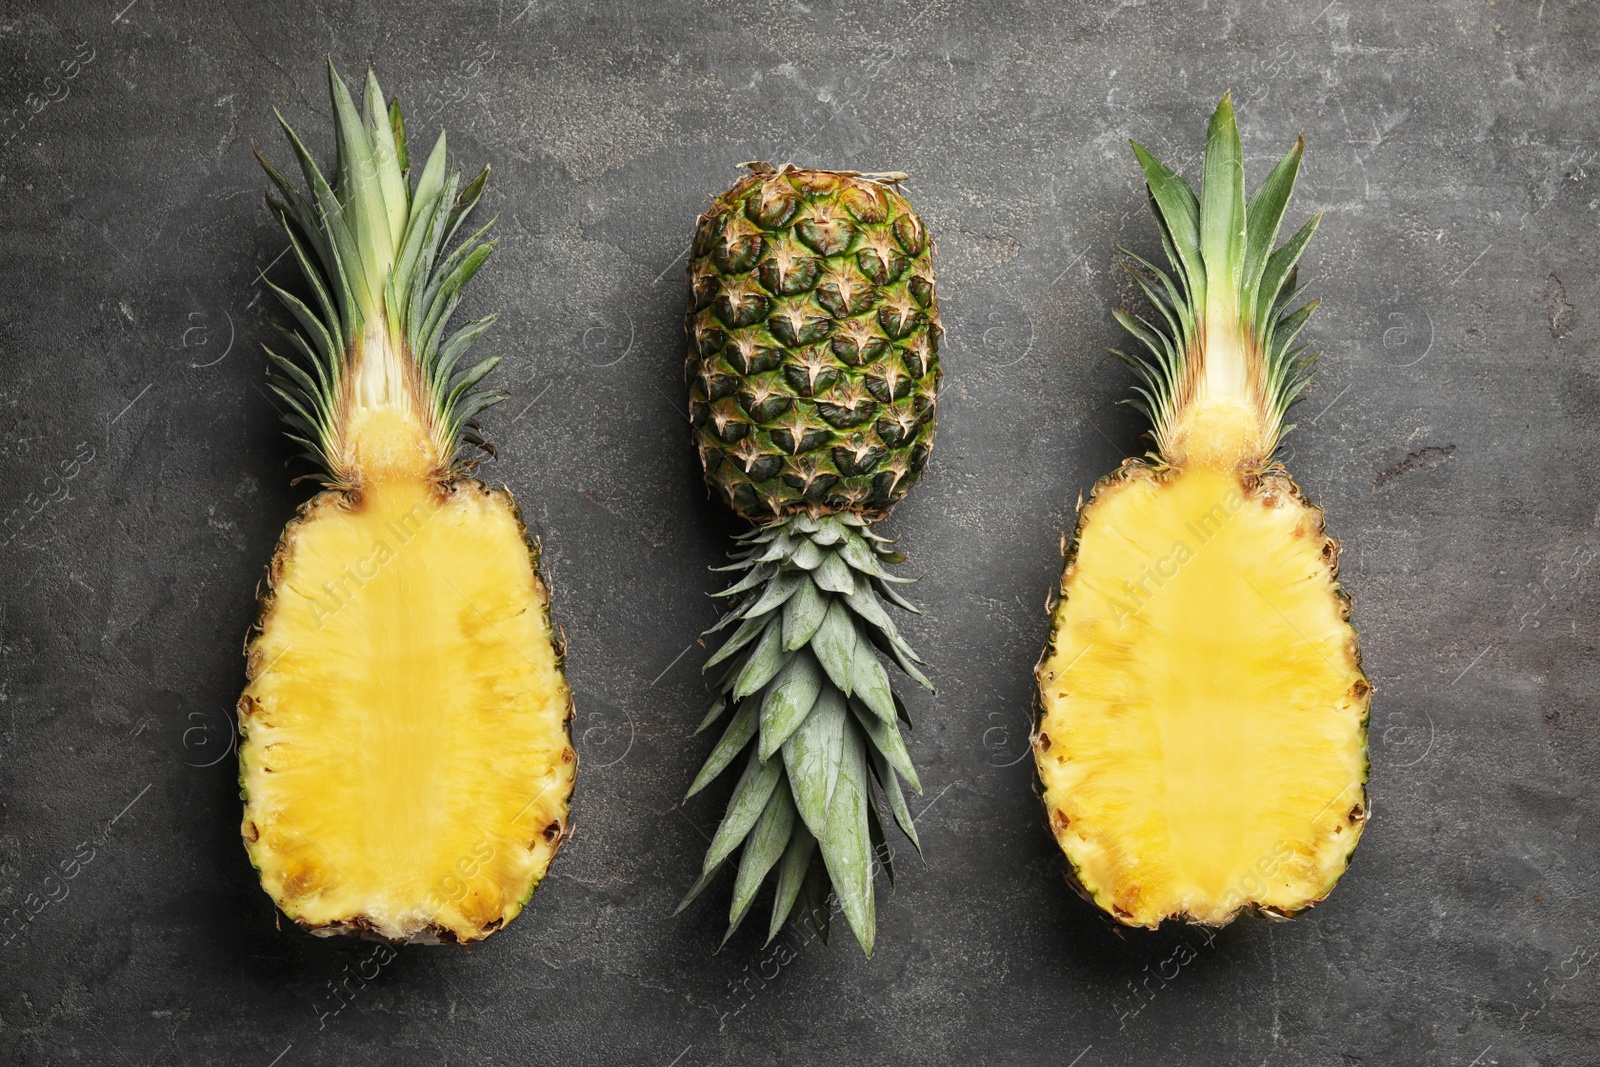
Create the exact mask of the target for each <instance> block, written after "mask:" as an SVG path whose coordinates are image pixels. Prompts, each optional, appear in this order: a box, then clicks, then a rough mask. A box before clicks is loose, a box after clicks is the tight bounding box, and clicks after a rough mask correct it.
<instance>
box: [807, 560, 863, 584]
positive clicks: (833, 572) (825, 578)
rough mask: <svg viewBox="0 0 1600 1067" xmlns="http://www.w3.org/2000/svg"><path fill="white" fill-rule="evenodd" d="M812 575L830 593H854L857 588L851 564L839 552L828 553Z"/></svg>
mask: <svg viewBox="0 0 1600 1067" xmlns="http://www.w3.org/2000/svg"><path fill="white" fill-rule="evenodd" d="M811 575H812V580H813V581H815V582H816V583H817V585H819V586H821V587H822V588H823V589H826V590H828V591H829V592H830V593H852V592H854V591H855V588H856V580H855V577H854V576H853V575H852V574H851V573H850V565H849V564H848V563H846V562H845V561H844V559H843V558H842V557H841V556H840V555H839V553H837V552H829V553H827V554H826V555H825V556H824V557H823V559H822V562H821V563H820V564H818V566H817V569H816V570H814V571H812V572H811Z"/></svg>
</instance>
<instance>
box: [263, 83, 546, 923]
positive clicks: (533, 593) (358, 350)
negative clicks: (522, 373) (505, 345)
mask: <svg viewBox="0 0 1600 1067" xmlns="http://www.w3.org/2000/svg"><path fill="white" fill-rule="evenodd" d="M328 79H329V87H330V91H331V93H332V97H333V112H334V131H335V135H336V140H337V144H338V162H337V168H336V172H335V184H334V185H333V186H332V187H331V188H330V186H329V183H328V182H327V181H326V180H325V179H324V177H323V175H322V173H321V172H320V171H319V170H318V169H317V165H316V163H315V162H313V161H312V158H311V155H310V153H309V152H308V151H307V150H306V148H305V146H304V145H303V144H302V143H301V142H300V139H299V138H298V137H297V136H296V135H295V133H294V131H293V130H292V129H290V128H289V125H288V123H286V122H284V121H283V119H282V116H279V122H280V123H282V125H283V129H284V132H285V134H286V135H287V136H288V139H289V142H290V143H291V145H293V147H294V151H295V154H296V155H297V156H298V157H299V161H300V167H301V170H302V171H303V173H304V176H305V181H306V185H307V186H308V187H309V196H307V195H304V194H302V193H301V192H299V191H298V190H297V189H296V188H295V187H294V186H293V185H291V184H290V182H289V181H288V180H287V179H286V178H285V177H284V176H283V175H282V174H280V173H279V172H278V171H277V170H276V169H275V168H274V167H273V166H272V165H271V164H270V163H268V162H267V161H266V159H265V158H262V157H259V154H258V158H261V163H262V165H263V166H264V167H265V168H266V171H267V174H268V175H269V176H270V177H271V179H272V182H273V184H274V185H276V186H277V188H278V191H279V192H280V193H281V196H282V199H281V200H280V199H277V198H275V197H272V196H270V195H269V196H268V198H267V200H268V205H269V207H270V208H271V209H272V211H273V213H274V214H275V215H276V216H277V218H278V219H279V221H280V222H281V223H282V224H283V228H284V230H285V232H286V233H287V234H288V237H289V242H290V245H291V247H292V248H293V251H294V255H295V259H296V261H297V262H298V263H299V265H300V271H301V273H302V274H303V275H304V280H305V284H306V288H307V290H308V292H307V294H306V295H307V298H308V299H307V300H301V299H299V298H298V297H296V296H294V295H292V294H290V293H288V292H286V291H284V290H283V289H280V288H278V287H277V286H274V285H272V284H271V283H270V282H268V283H267V284H268V285H269V286H271V288H272V289H273V291H274V292H275V293H276V294H277V296H278V297H279V298H280V299H281V300H282V302H283V304H284V306H285V307H286V308H287V309H288V311H289V312H290V313H291V315H292V316H293V319H294V322H293V323H292V324H291V325H289V326H284V327H280V331H281V332H282V334H283V336H284V339H285V343H286V345H287V348H286V349H285V350H284V353H279V352H274V351H272V350H271V349H269V350H268V355H269V357H270V359H271V362H272V367H273V378H272V382H271V385H272V389H273V391H274V392H275V393H276V394H277V396H278V397H279V398H280V399H281V400H282V402H283V403H284V405H286V409H285V414H284V419H285V421H286V422H287V423H288V424H289V427H290V431H289V433H290V437H291V439H292V440H294V441H295V442H296V443H297V444H298V445H299V446H300V447H301V448H303V449H304V450H305V451H304V455H305V457H306V458H308V459H310V460H311V461H312V462H313V463H314V464H315V465H316V466H317V468H318V475H317V476H318V477H320V479H321V481H322V483H323V485H324V488H323V490H322V491H321V492H320V493H318V494H317V496H316V497H314V498H313V499H312V500H310V501H309V502H308V503H306V504H305V505H304V506H303V507H301V508H300V511H299V514H298V515H297V516H296V517H295V519H294V520H292V521H291V522H290V523H289V525H288V526H287V527H286V528H285V529H284V531H283V535H282V537H281V539H280V540H279V542H278V548H277V552H276V554H275V555H274V556H273V559H272V563H271V564H270V566H269V567H268V568H267V575H266V591H265V593H264V595H263V596H262V601H261V607H260V614H259V617H258V619H257V622H256V624H255V626H254V627H253V628H252V629H251V632H250V635H249V637H248V639H247V645H246V649H245V653H246V657H247V660H248V666H247V674H248V678H249V684H248V685H247V686H246V688H245V690H244V695H243V696H242V697H241V698H240V700H239V726H240V730H241V732H242V734H243V738H244V739H243V743H242V744H241V746H240V750H239V759H240V785H241V786H242V789H243V796H244V800H245V809H244V822H243V833H244V839H245V846H246V848H247V850H248V852H249V854H250V859H251V862H252V863H254V864H255V866H256V867H257V869H258V870H259V871H260V874H261V883H262V886H263V887H264V888H265V889H266V891H267V893H268V894H269V895H270V896H271V897H272V899H273V900H274V902H276V904H277V905H278V907H279V908H280V909H282V911H283V913H284V914H285V915H288V916H289V917H290V918H292V919H293V920H294V921H295V922H297V923H299V924H300V925H302V926H304V927H306V928H307V929H309V930H311V931H312V932H313V933H316V934H319V935H330V934H335V933H354V934H358V935H360V936H363V937H369V938H377V939H381V940H385V941H390V942H409V941H422V942H469V941H476V940H479V939H481V938H484V937H487V936H488V935H489V934H490V933H492V932H493V931H495V930H498V929H499V928H500V927H501V926H503V925H504V924H505V923H507V922H509V921H510V920H511V919H513V918H515V917H516V915H517V914H518V912H520V911H521V910H522V906H523V904H525V903H526V902H527V899H528V897H529V895H530V894H531V893H532V892H533V890H534V888H535V887H537V885H538V884H539V881H540V879H542V878H543V877H544V874H545V871H546V869H547V868H548V867H549V865H550V860H551V857H552V856H553V855H554V853H555V851H556V849H557V848H558V847H559V846H560V844H561V842H562V840H563V839H564V838H565V837H566V833H567V801H568V798H569V796H570V795H571V792H572V785H573V776H574V773H575V770H576V763H577V757H576V754H575V753H574V751H573V748H572V745H571V743H570V740H569V733H568V729H569V728H568V722H569V719H570V716H571V697H570V693H569V690H568V688H567V683H566V681H565V679H564V678H563V676H562V653H563V649H562V643H561V640H560V639H559V638H558V636H557V634H556V632H555V631H554V629H553V628H552V626H551V622H550V613H549V597H548V593H547V590H546V588H545V585H544V583H543V581H542V580H541V579H540V574H539V555H538V548H537V546H535V545H533V544H532V543H531V542H530V541H529V540H528V536H527V532H526V530H525V529H524V527H523V524H522V520H521V516H520V513H519V512H518V510H517V506H516V503H515V501H513V500H512V498H511V494H510V493H509V492H507V491H505V490H503V489H491V488H489V487H487V486H486V485H484V484H483V483H482V482H480V481H477V480H475V479H473V478H471V477H469V476H468V475H469V473H470V471H471V470H472V468H473V467H474V466H475V464H474V463H470V462H466V461H464V460H462V459H461V458H460V457H459V456H458V455H457V452H458V449H459V448H460V446H461V445H462V444H463V443H467V444H473V445H478V446H481V447H485V448H487V445H486V444H485V443H484V442H483V440H482V438H481V437H480V436H479V433H478V428H477V425H476V423H475V422H474V421H473V417H474V416H475V415H476V414H477V413H478V412H480V411H482V410H483V409H485V408H486V407H488V406H490V405H492V404H494V403H497V402H498V401H499V400H501V399H503V398H504V394H503V393H501V392H500V391H498V390H492V389H477V388H475V387H476V386H477V384H478V383H479V382H480V381H481V380H482V379H483V377H484V376H485V375H486V374H488V373H489V371H490V370H492V369H493V368H494V366H495V364H496V363H497V362H498V359H499V357H497V356H491V357H489V358H487V359H484V360H481V361H479V362H476V363H473V364H471V365H470V366H468V365H465V364H462V363H461V356H462V354H463V353H464V352H465V350H466V349H467V347H468V346H469V345H470V344H471V343H472V341H473V340H474V339H476V338H477V337H478V335H479V334H481V333H482V332H483V331H484V330H485V329H487V328H488V326H489V325H490V323H492V322H493V320H494V316H492V315H490V316H487V317H485V318H481V319H478V320H476V321H474V322H471V323H468V324H467V325H465V326H463V327H461V328H460V329H458V330H456V331H455V332H453V333H446V331H445V328H444V327H445V322H446V320H448V319H449V317H450V315H451V313H452V312H453V311H454V310H455V308H456V305H457V303H458V302H459V301H460V299H461V290H462V288H463V286H465V285H466V283H467V282H468V281H469V280H470V279H471V278H472V276H473V275H474V274H475V273H476V272H477V271H478V269H479V268H480V267H481V266H482V265H483V262H484V260H485V259H487V258H488V256H489V254H490V252H491V251H492V249H493V243H492V242H490V241H487V240H486V239H485V232H486V231H487V230H488V226H485V227H483V229H480V230H478V231H477V232H476V233H474V234H472V236H470V237H468V238H467V239H466V240H464V241H463V242H461V243H460V244H458V245H456V247H455V248H454V250H453V251H451V250H449V246H450V244H451V242H452V240H453V238H454V236H455V234H456V231H457V230H458V229H459V227H460V225H461V223H462V222H463V221H464V220H465V218H466V216H467V215H468V214H469V213H470V212H471V210H472V208H473V206H474V205H475V204H476V203H477V201H478V199H479V197H480V196H481V194H482V192H483V187H484V182H485V180H486V179H487V177H488V169H487V168H485V170H484V172H483V173H482V174H480V175H479V176H478V177H477V178H475V179H474V180H473V181H471V182H469V183H467V184H466V186H465V187H463V186H462V185H461V175H460V173H459V172H458V171H457V172H450V168H449V163H448V162H447V157H446V151H445V137H444V135H443V134H442V133H441V134H440V135H439V139H438V141H437V142H436V144H435V145H434V147H433V151H432V152H431V153H430V154H429V156H428V159H427V162H426V163H425V164H424V166H423V168H422V171H421V174H420V175H419V176H416V177H415V178H413V175H412V174H411V172H410V165H409V161H408V155H407V150H406V137H405V125H404V122H403V120H402V117H401V113H400V107H399V104H398V102H395V103H393V104H391V105H390V106H389V107H388V108H385V107H384V105H383V94H382V93H381V92H380V90H379V88H378V83H377V79H376V78H375V77H374V76H373V75H372V73H371V71H370V70H369V71H368V74H367V79H366V85H365V100H364V105H363V109H362V110H358V109H357V106H356V103H355V101H354V100H353V99H352V97H351V94H350V91H349V90H348V89H347V88H346V86H345V84H344V82H343V80H342V79H341V78H340V77H339V75H338V74H337V73H336V72H335V71H334V69H333V66H332V64H331V63H330V64H329V67H328Z"/></svg>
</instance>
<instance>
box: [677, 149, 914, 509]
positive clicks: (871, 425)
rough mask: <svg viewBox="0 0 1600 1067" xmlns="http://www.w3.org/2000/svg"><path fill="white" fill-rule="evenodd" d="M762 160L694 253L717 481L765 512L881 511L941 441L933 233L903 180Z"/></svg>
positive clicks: (697, 357) (700, 404) (730, 499)
mask: <svg viewBox="0 0 1600 1067" xmlns="http://www.w3.org/2000/svg"><path fill="white" fill-rule="evenodd" d="M750 166H751V171H752V173H750V174H749V175H747V176H746V177H744V178H742V179H741V180H740V181H739V182H738V184H736V185H735V186H734V187H733V188H732V189H730V190H728V191H727V192H725V193H723V194H722V195H721V196H719V197H717V198H716V199H715V200H714V201H713V202H712V205H711V207H710V209H709V210H708V211H707V212H706V213H705V214H704V215H702V216H701V217H700V220H699V225H698V227H697V229H696V232H695V238H694V245H693V248H692V250H691V261H690V265H689V276H690V282H691V289H692V297H691V301H690V307H689V312H688V316H687V320H686V324H685V325H686V329H687V332H688V335H689V358H688V368H687V370H688V375H689V378H690V380H691V385H690V415H691V421H692V422H693V424H694V438H695V443H696V446H697V448H698V450H699V453H700V458H701V462H702V463H703V464H704V467H705V474H706V481H707V483H708V484H709V485H711V486H712V487H714V488H715V490H716V492H717V493H718V495H720V496H721V497H722V498H723V499H724V500H725V501H726V502H727V503H728V505H729V506H730V507H732V508H733V509H734V510H735V511H737V512H738V513H739V514H740V515H742V516H744V517H745V518H747V519H749V520H751V521H752V522H757V523H763V522H770V521H773V520H776V519H780V518H783V517H785V516H787V515H793V514H796V513H799V512H810V513H812V514H825V513H830V512H835V511H841V510H851V511H856V512H858V513H860V514H862V515H864V516H866V517H868V518H875V517H877V516H881V515H883V514H885V513H887V512H888V510H889V509H890V508H892V507H893V506H894V504H895V503H896V502H897V501H899V500H900V498H901V497H903V496H904V495H905V494H906V492H907V490H909V489H910V487H911V486H912V484H914V483H915V482H916V481H917V479H918V478H919V477H920V476H921V474H922V472H923V470H924V468H925V467H926V465H927V462H928V456H929V452H930V449H931V446H932V442H933V432H934V424H935V408H936V405H937V399H938V389H939V381H940V374H941V371H940V367H939V341H940V337H941V335H942V333H943V329H942V327H941V325H940V322H939V305H938V300H937V298H936V296H935V294H934V278H933V242H932V240H931V239H930V238H929V236H928V233H927V229H926V228H925V227H924V226H923V224H922V220H921V219H920V218H919V217H918V215H917V214H916V212H915V211H913V210H912V208H911V204H910V203H909V201H907V200H906V198H905V197H904V196H903V195H902V194H901V192H900V191H899V189H898V187H897V182H898V180H899V176H866V175H859V174H856V173H853V172H848V171H825V170H803V169H798V168H795V167H792V166H787V165H786V166H785V167H784V168H782V169H781V170H774V169H773V168H771V167H770V166H767V165H766V164H752V165H750Z"/></svg>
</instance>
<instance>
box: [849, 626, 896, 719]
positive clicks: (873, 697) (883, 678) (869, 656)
mask: <svg viewBox="0 0 1600 1067" xmlns="http://www.w3.org/2000/svg"><path fill="white" fill-rule="evenodd" d="M850 683H851V689H850V691H851V692H852V693H853V694H854V695H855V696H856V698H857V699H859V700H860V701H861V702H862V703H863V704H865V705H866V706H867V707H868V708H869V709H870V710H871V711H872V712H873V714H875V715H877V716H878V718H880V719H882V720H883V721H884V722H888V723H892V722H894V720H895V712H894V693H893V691H892V690H891V689H890V688H889V675H888V674H887V673H885V672H884V669H883V664H882V663H880V662H879V661H878V654H877V653H876V652H874V651H873V650H872V643H871V642H870V641H862V640H859V639H858V640H857V641H856V647H855V655H854V659H853V661H852V663H851V667H850Z"/></svg>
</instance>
